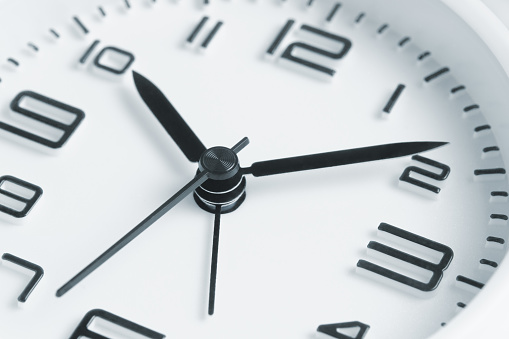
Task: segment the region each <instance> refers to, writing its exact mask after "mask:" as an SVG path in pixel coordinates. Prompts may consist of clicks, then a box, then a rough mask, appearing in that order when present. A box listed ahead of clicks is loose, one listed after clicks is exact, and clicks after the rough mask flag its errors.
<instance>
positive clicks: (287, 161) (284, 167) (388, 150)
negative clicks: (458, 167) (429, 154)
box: [242, 141, 448, 177]
mask: <svg viewBox="0 0 509 339" xmlns="http://www.w3.org/2000/svg"><path fill="white" fill-rule="evenodd" d="M446 144H448V143H447V142H428V141H423V142H401V143H394V144H385V145H377V146H370V147H362V148H354V149H348V150H341V151H334V152H327V153H318V154H310V155H304V156H298V157H292V158H283V159H275V160H267V161H260V162H255V163H254V164H252V165H251V167H247V168H243V169H242V173H243V174H252V175H254V176H255V177H261V176H266V175H272V174H281V173H288V172H297V171H306V170H311V169H318V168H326V167H334V166H342V165H349V164H356V163H361V162H369V161H375V160H383V159H391V158H398V157H403V156H407V155H411V154H415V153H420V152H424V151H429V150H431V149H434V148H437V147H440V146H443V145H446Z"/></svg>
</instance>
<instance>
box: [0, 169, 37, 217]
mask: <svg viewBox="0 0 509 339" xmlns="http://www.w3.org/2000/svg"><path fill="white" fill-rule="evenodd" d="M19 188H21V191H24V192H26V194H25V193H24V194H20V193H18V191H20V189H19ZM41 195H42V188H40V187H39V186H36V185H34V184H31V183H29V182H26V181H24V180H21V179H18V178H15V177H13V176H10V175H4V176H3V177H0V196H2V197H6V198H8V199H10V200H11V201H15V204H18V203H19V204H20V208H15V206H12V204H10V203H5V204H4V203H0V211H1V212H4V213H6V214H9V215H11V216H13V217H15V218H23V217H26V216H27V214H28V212H30V210H31V209H32V207H34V205H35V203H36V202H37V201H38V200H39V198H40V197H41ZM7 205H9V206H7Z"/></svg>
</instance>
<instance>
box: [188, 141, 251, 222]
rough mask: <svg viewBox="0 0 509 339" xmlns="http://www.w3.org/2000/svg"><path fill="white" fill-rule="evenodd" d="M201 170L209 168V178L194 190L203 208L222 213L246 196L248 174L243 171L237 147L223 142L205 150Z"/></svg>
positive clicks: (229, 210)
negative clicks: (217, 207) (218, 210)
mask: <svg viewBox="0 0 509 339" xmlns="http://www.w3.org/2000/svg"><path fill="white" fill-rule="evenodd" d="M198 166H199V168H200V170H199V171H208V172H209V179H208V180H207V181H205V182H204V183H203V184H202V185H201V186H200V187H198V188H197V189H196V190H195V191H194V199H195V201H196V203H197V204H198V206H200V208H202V209H203V210H205V211H207V212H210V213H214V212H215V209H216V206H217V205H220V206H221V213H228V212H232V211H234V210H236V209H237V208H238V207H239V206H240V205H241V204H242V202H244V199H245V197H246V178H245V177H244V176H243V175H242V173H241V172H240V164H239V158H238V157H237V154H236V153H235V151H234V150H232V149H229V148H227V147H223V146H217V147H212V148H209V149H208V150H206V151H205V152H203V154H202V156H201V157H200V161H199V162H198Z"/></svg>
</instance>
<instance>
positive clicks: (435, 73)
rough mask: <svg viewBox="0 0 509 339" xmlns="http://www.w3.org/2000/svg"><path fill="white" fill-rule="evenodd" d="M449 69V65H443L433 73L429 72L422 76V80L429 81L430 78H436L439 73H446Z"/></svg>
mask: <svg viewBox="0 0 509 339" xmlns="http://www.w3.org/2000/svg"><path fill="white" fill-rule="evenodd" d="M449 71H450V69H449V67H443V68H441V69H439V70H438V71H436V72H434V73H431V74H430V75H428V76H427V77H425V78H424V81H426V82H430V81H432V80H435V79H437V78H438V77H440V76H441V75H444V74H446V73H448V72H449Z"/></svg>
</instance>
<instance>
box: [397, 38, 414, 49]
mask: <svg viewBox="0 0 509 339" xmlns="http://www.w3.org/2000/svg"><path fill="white" fill-rule="evenodd" d="M410 40H411V39H410V37H408V36H406V37H404V38H403V39H401V40H400V41H399V43H398V45H399V47H403V46H405V45H406V44H408V43H409V42H410Z"/></svg>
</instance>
